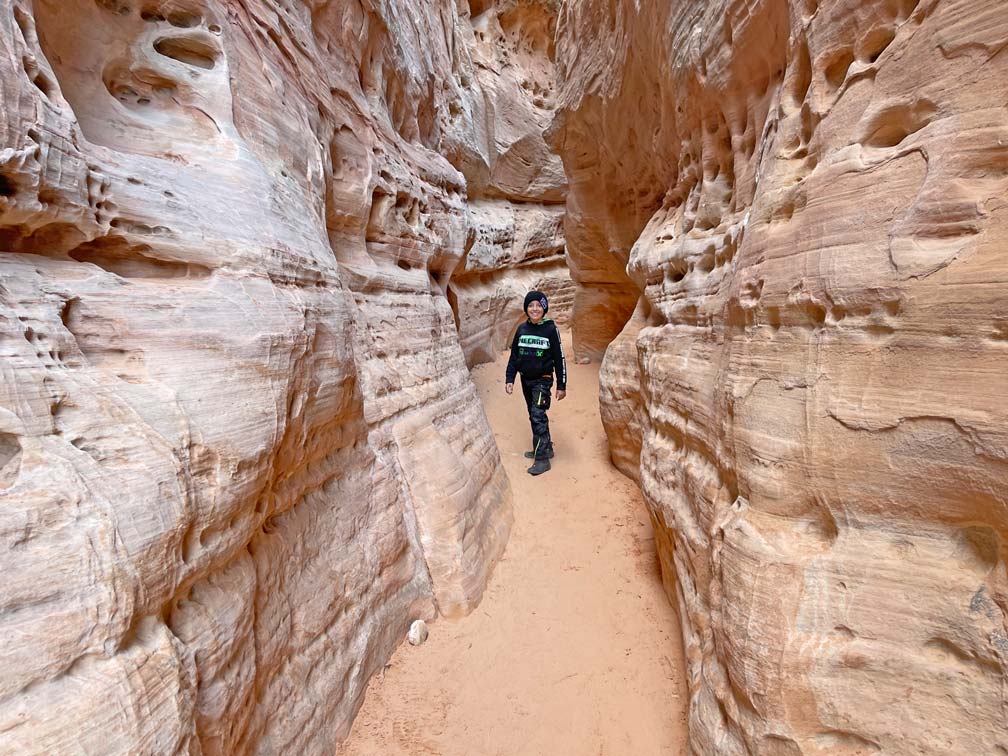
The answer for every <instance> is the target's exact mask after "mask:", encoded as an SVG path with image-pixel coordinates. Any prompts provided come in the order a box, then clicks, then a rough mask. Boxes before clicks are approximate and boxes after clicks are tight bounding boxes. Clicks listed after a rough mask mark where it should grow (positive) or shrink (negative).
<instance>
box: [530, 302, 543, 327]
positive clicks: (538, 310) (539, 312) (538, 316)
mask: <svg viewBox="0 0 1008 756" xmlns="http://www.w3.org/2000/svg"><path fill="white" fill-rule="evenodd" d="M545 314H546V313H545V312H544V311H543V308H542V305H541V304H539V303H538V302H535V301H532V302H529V306H528V316H529V320H531V321H532V322H533V323H538V322H539V321H540V320H542V319H543V315H545Z"/></svg>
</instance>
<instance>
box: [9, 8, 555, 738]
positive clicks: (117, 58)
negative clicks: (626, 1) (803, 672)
mask: <svg viewBox="0 0 1008 756" xmlns="http://www.w3.org/2000/svg"><path fill="white" fill-rule="evenodd" d="M484 5H487V4H484ZM464 6H465V4H463V7H461V8H456V6H455V5H454V4H452V3H445V2H433V0H431V1H424V0H420V1H418V2H413V1H412V0H411V2H408V3H407V2H387V3H365V4H364V5H363V6H361V5H359V4H357V3H342V2H324V1H320V0H315V1H314V2H286V1H284V0H276V1H275V2H270V1H267V0H251V1H250V2H243V3H238V4H236V3H224V2H217V1H215V0H96V1H95V0H34V1H31V0H0V50H2V53H3V54H2V58H0V60H2V61H3V62H2V63H0V85H2V88H3V90H2V91H3V107H2V108H0V130H2V139H3V142H2V152H0V323H2V326H0V366H2V370H3V382H2V384H0V493H2V498H3V507H2V510H0V540H2V549H0V554H2V556H0V560H2V568H3V574H4V587H3V589H2V591H0V597H2V604H0V751H2V752H5V753H7V752H11V753H40V754H41V753H45V754H52V753H68V752H77V751H80V752H87V753H157V754H167V753H202V754H216V753H220V754H224V753H228V754H230V753H248V752H260V753H271V754H273V753H324V752H326V751H327V750H328V749H330V748H331V747H332V746H333V745H334V744H335V743H336V742H337V741H338V740H339V739H340V738H341V737H342V736H343V735H344V734H345V733H346V732H347V730H348V728H349V724H350V721H351V718H352V715H353V713H354V712H355V711H356V708H357V707H358V706H359V704H360V701H361V698H362V695H363V692H364V687H365V685H366V683H367V680H368V679H369V677H370V676H371V675H372V674H373V673H374V672H375V671H376V670H378V669H380V668H381V666H382V665H383V664H384V663H385V661H386V659H387V658H388V655H389V654H390V653H391V650H392V649H393V648H394V647H395V646H396V645H397V644H398V643H400V642H401V641H402V639H403V638H404V637H405V634H406V630H407V628H408V626H409V622H410V621H411V620H413V619H416V618H417V617H423V618H431V617H433V616H434V615H435V614H436V613H441V614H448V615H456V614H462V613H465V612H466V611H468V610H470V609H471V608H472V607H473V606H474V605H475V604H476V602H478V601H479V598H480V596H481V593H482V591H483V588H484V586H485V583H486V580H487V577H488V574H489V571H490V570H491V568H492V566H493V564H494V562H495V560H496V559H497V558H498V557H499V555H500V554H501V552H502V550H503V547H504V544H505V542H506V539H507V534H508V530H509V527H510V519H511V515H510V505H509V496H510V493H509V488H508V484H507V480H506V478H505V476H504V473H503V470H502V468H501V466H500V463H499V457H498V452H497V449H496V447H495V445H494V441H493V437H492V435H491V433H490V430H489V427H488V425H487V422H486V419H485V416H484V413H483V410H482V407H481V406H480V403H479V401H478V399H477V396H476V393H475V390H474V387H473V385H472V383H471V381H470V379H469V376H468V373H467V370H466V355H465V354H464V352H463V350H462V348H461V347H460V343H459V336H458V333H457V330H456V317H458V318H459V319H460V320H467V316H466V312H467V308H468V307H469V300H468V299H466V301H462V300H463V299H465V297H468V296H469V294H468V293H467V294H466V295H465V297H463V295H462V294H461V293H459V294H456V295H453V297H451V298H450V297H449V296H448V287H449V279H450V278H451V276H452V274H453V272H455V270H456V269H457V268H462V267H466V266H469V267H470V268H471V269H472V270H477V269H479V266H480V265H486V264H489V263H488V262H487V261H488V260H489V259H490V257H491V256H492V255H493V254H495V253H496V252H495V251H494V250H497V251H502V253H503V254H505V255H506V256H507V259H508V260H509V261H510V262H511V263H514V264H515V265H516V266H518V267H521V266H525V267H523V268H522V273H521V275H523V276H526V278H527V279H528V280H529V281H531V280H533V279H534V280H535V281H536V282H539V281H541V280H542V279H543V278H546V279H548V280H550V281H554V280H556V281H562V279H563V276H564V275H565V273H564V272H563V270H562V249H563V235H562V230H561V221H560V217H561V214H562V210H563V206H562V202H563V198H564V192H565V190H566V185H565V182H564V180H563V177H562V170H561V167H560V163H559V161H558V160H557V159H556V158H555V157H552V158H551V157H549V156H548V155H547V153H546V147H545V143H544V142H543V139H542V130H543V129H544V128H545V126H546V125H547V123H548V121H549V118H550V117H551V113H550V110H549V108H548V107H546V102H547V100H549V99H550V98H551V97H552V93H551V92H549V91H546V90H548V89H549V87H550V86H551V82H552V79H551V76H552V74H551V73H550V72H549V71H548V65H547V62H548V59H549V55H550V54H551V50H549V49H547V47H544V45H547V46H548V44H547V43H549V40H550V39H551V38H552V37H551V34H552V28H553V27H552V24H553V23H554V21H555V8H553V7H551V6H550V4H549V3H521V4H515V3H511V4H508V3H501V4H500V7H497V6H487V7H480V8H476V9H474V13H472V14H471V13H470V9H469V8H467V7H464ZM487 14H489V15H487ZM478 19H484V20H485V22H486V28H487V29H489V28H490V27H491V26H492V24H497V25H498V26H499V27H500V30H501V31H500V35H502V37H508V39H512V40H513V41H514V42H515V45H516V46H515V48H514V49H513V50H511V51H510V52H508V51H506V50H501V51H497V52H494V51H492V50H491V49H490V47H491V46H492V45H493V44H497V43H498V42H499V41H500V40H499V39H497V41H496V42H494V41H493V40H489V41H487V42H486V43H485V45H483V47H481V46H480V44H479V43H477V41H476V35H478V34H481V33H483V32H482V31H481V28H482V27H481V26H480V24H481V23H483V22H481V21H478ZM495 28H496V27H495ZM488 33H489V32H488ZM509 35H510V36H509ZM526 37H528V38H529V39H534V41H535V44H534V45H525V41H526ZM519 43H521V44H519ZM498 54H499V55H505V54H506V55H508V56H510V63H509V66H510V68H509V73H508V74H507V75H506V76H505V75H500V76H494V75H492V71H490V69H486V70H484V68H483V67H482V66H481V65H480V64H479V61H480V60H486V59H488V57H489V56H491V55H498ZM533 64H534V65H533ZM488 65H489V64H488ZM525 66H527V67H528V68H529V72H528V73H527V74H525V73H523V70H524V69H523V67H525ZM519 86H521V87H524V89H522V92H524V93H525V94H523V95H521V96H519V94H518V93H509V91H505V90H509V89H513V88H515V87H519ZM494 87H496V88H497V89H495V88H494ZM540 90H542V91H540ZM537 98H538V99H537ZM502 101H506V102H503V104H499V103H501V102H502ZM537 101H538V102H541V103H543V104H541V105H540V104H537ZM519 105H520V106H521V107H519ZM521 108H526V110H528V112H526V110H522V109H521ZM532 108H539V110H535V111H532V110H529V109H532ZM529 113H532V115H531V116H530V115H529ZM470 197H472V198H475V200H474V201H473V203H472V207H470V205H469V202H470ZM509 223H510V224H511V226H510V231H509V233H511V234H513V239H512V240H504V241H501V238H502V237H501V236H493V233H492V230H493V229H496V228H500V227H502V226H507V224H509ZM488 229H489V230H488ZM491 237H492V238H491ZM498 242H500V246H499V250H498V248H494V250H491V247H493V245H494V244H495V243H498ZM474 249H476V250H477V254H469V253H472V251H473V250H474ZM484 250H491V251H486V252H484ZM463 261H465V262H463ZM467 270H468V268H467ZM463 284H464V285H465V286H466V287H467V288H466V291H467V292H468V291H469V290H474V289H476V288H478V287H477V285H476V284H474V283H473V282H472V281H469V282H465V281H463ZM508 285H509V286H512V284H508ZM524 285H525V282H524V281H523V283H522V286H524ZM567 286H568V288H569V287H570V284H569V279H568V284H567ZM512 288H513V286H512ZM561 288H562V284H561V283H557V284H556V290H557V291H560V289H561ZM459 291H460V292H461V291H462V288H461V287H460V290H459ZM509 296H510V294H509ZM479 297H484V299H485V301H486V302H488V303H490V302H491V301H492V300H493V296H489V295H484V294H482V293H481V294H479V295H478V296H477V295H473V296H472V301H476V300H477V299H479ZM567 297H568V299H569V298H570V297H569V293H568V294H567ZM451 300H454V302H455V307H456V312H453V309H452V301H451ZM480 301H484V300H480ZM488 306H489V305H488ZM495 306H496V305H495ZM501 307H503V305H501ZM518 308H519V309H520V305H518ZM471 320H472V322H475V321H476V320H479V322H480V325H479V326H478V327H476V326H473V327H472V329H471V330H472V332H474V333H475V332H476V331H478V330H480V329H483V330H484V331H485V332H486V334H492V333H496V331H495V330H494V329H495V328H496V326H495V324H494V323H493V321H492V317H489V316H485V315H483V314H480V315H479V316H478V317H474V318H472V319H471ZM512 324H513V321H512ZM481 339H482V341H481ZM468 342H471V343H472V344H474V346H472V350H473V351H478V350H484V351H485V350H486V349H488V348H489V347H487V346H485V345H482V344H483V342H487V343H488V344H493V345H494V346H495V347H496V346H499V343H498V342H493V341H492V340H491V339H490V336H489V335H485V336H473V337H471V338H469V339H468ZM468 342H467V343H468Z"/></svg>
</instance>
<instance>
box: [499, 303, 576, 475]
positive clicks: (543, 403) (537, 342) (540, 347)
mask: <svg viewBox="0 0 1008 756" xmlns="http://www.w3.org/2000/svg"><path fill="white" fill-rule="evenodd" d="M548 310H549V302H548V301H547V300H546V295H545V294H543V293H542V292H541V291H530V292H529V293H528V294H526V295H525V314H526V315H527V316H528V320H526V321H525V322H524V323H522V324H521V325H519V326H518V330H516V331H515V335H514V341H512V342H511V358H510V359H509V360H508V365H507V376H506V379H505V385H504V390H505V391H506V392H507V393H508V394H510V393H511V392H512V391H514V381H515V374H517V373H521V384H522V393H523V394H525V404H526V405H527V406H528V413H529V423H530V424H531V425H532V451H527V452H525V456H526V457H528V458H529V459H531V460H533V462H532V466H531V467H530V468H529V469H528V472H529V475H541V474H542V473H544V472H546V471H547V470H549V469H550V458H551V457H552V456H553V442H552V441H551V440H550V431H549V418H547V417H546V411H547V410H548V409H549V408H550V393H551V390H552V388H553V373H554V372H555V373H556V384H557V395H556V397H557V401H558V402H559V401H560V400H561V399H563V398H564V397H565V396H567V362H566V360H564V353H563V347H562V346H561V345H560V331H559V330H558V329H557V326H556V323H554V322H553V321H552V320H550V319H549V318H547V317H546V312H547V311H548Z"/></svg>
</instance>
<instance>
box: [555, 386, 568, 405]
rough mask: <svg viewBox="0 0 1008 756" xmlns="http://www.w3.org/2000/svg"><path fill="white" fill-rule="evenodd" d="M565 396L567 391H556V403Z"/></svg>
mask: <svg viewBox="0 0 1008 756" xmlns="http://www.w3.org/2000/svg"><path fill="white" fill-rule="evenodd" d="M565 396H567V389H557V401H558V402H559V401H560V400H561V399H563V398H564V397H565Z"/></svg>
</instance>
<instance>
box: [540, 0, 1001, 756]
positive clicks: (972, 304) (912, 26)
mask: <svg viewBox="0 0 1008 756" xmlns="http://www.w3.org/2000/svg"><path fill="white" fill-rule="evenodd" d="M557 40H558V42H557V62H558V68H559V76H560V82H561V84H560V86H561V91H560V101H559V103H558V121H557V124H556V126H555V128H554V129H553V131H552V133H551V135H550V136H551V139H552V140H554V142H555V144H556V145H557V147H558V148H559V150H560V151H561V153H562V156H563V158H564V162H565V165H566V168H567V172H568V179H569V181H570V190H569V191H570V194H569V198H568V218H567V229H568V232H567V240H568V245H569V254H570V257H571V270H572V273H573V276H574V278H575V280H576V281H577V282H578V285H579V286H578V293H577V297H578V301H577V305H576V307H575V314H576V318H575V323H574V327H575V341H576V342H578V343H579V344H581V345H582V349H584V350H587V351H591V350H593V349H595V350H597V349H600V348H601V347H602V346H604V345H605V343H606V342H607V341H608V340H609V339H611V338H613V337H615V336H617V331H618V330H619V329H620V328H623V331H622V333H621V334H620V335H619V336H618V338H617V339H616V341H615V342H614V344H613V345H612V346H611V347H610V348H609V350H608V353H607V356H606V359H605V362H604V364H603V370H602V380H603V387H602V401H603V416H604V418H605V420H606V425H607V430H608V433H609V438H610V444H611V447H612V452H613V459H614V460H615V461H616V463H617V464H619V465H620V466H621V467H623V469H625V470H626V471H627V472H628V473H630V474H632V475H634V476H635V477H637V478H638V479H639V480H640V482H641V485H642V487H643V490H644V492H645V494H646V496H647V500H648V502H649V505H650V507H651V509H652V514H653V519H654V523H655V527H656V534H657V539H656V540H657V543H658V544H659V551H660V557H661V560H662V565H663V571H664V577H665V580H666V585H667V589H668V592H669V594H670V596H671V597H672V598H673V600H674V601H675V602H676V603H677V605H678V606H679V609H680V615H681V617H682V622H683V636H684V639H685V645H686V653H687V658H688V660H689V665H690V666H689V683H690V687H691V701H690V727H691V743H692V747H693V749H694V750H695V751H696V752H698V753H710V754H714V753H716V754H757V753H758V754H789V755H790V754H865V753H875V752H879V753H887V754H918V753H943V754H944V753H956V754H974V753H998V752H1002V751H1006V750H1008V730H1006V728H1005V726H1004V722H1005V712H1006V703H1008V702H1006V690H1008V685H1006V676H1005V669H1006V664H1008V635H1006V630H1008V627H1006V611H1008V577H1006V568H1005V543H1006V538H1008V485H1006V484H1008V466H1006V461H1008V422H1006V420H1008V412H1006V410H1005V402H1004V396H1005V393H1006V390H1008V378H1006V373H1005V366H1006V365H1008V351H1006V350H1008V320H1006V316H1005V312H1004V288H1005V284H1006V281H1008V256H1006V254H1005V250H1006V249H1008V204H1006V201H1005V197H1006V191H1008V125H1006V120H1005V102H1004V99H1005V93H1004V87H1003V83H1004V82H1005V81H1008V56H1006V55H1005V49H1006V47H1008V16H1006V14H1005V12H1004V7H1003V4H1002V3H1000V2H996V1H995V0H942V1H940V2H939V1H937V0H920V2H918V0H862V1H861V2H845V1H843V0H838V1H837V2H822V1H820V2H816V0H801V1H799V0H791V2H771V1H770V0H749V1H748V2H715V1H711V2H698V1H693V2H686V1H684V2H673V3H669V2H664V1H659V0H642V1H635V2H630V0H613V1H611V2H610V1H607V0H583V1H582V2H578V3H569V4H567V5H565V7H564V9H563V10H562V12H561V16H560V21H559V23H558V37H557ZM606 290H610V291H612V292H616V293H618V294H619V301H621V302H623V305H622V306H621V308H620V317H619V318H616V317H614V314H613V312H612V311H611V308H610V310H609V311H607V310H606V308H605V307H604V305H603V303H605V302H609V303H612V302H614V301H617V299H616V298H609V299H606V298H604V297H600V296H599V293H600V292H602V291H606ZM627 292H632V294H627ZM635 301H636V304H635ZM635 308H636V309H635ZM631 313H632V314H633V316H632V317H631ZM624 323H625V327H623V325H624ZM581 329H584V330H581ZM579 334H580V335H579Z"/></svg>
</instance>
